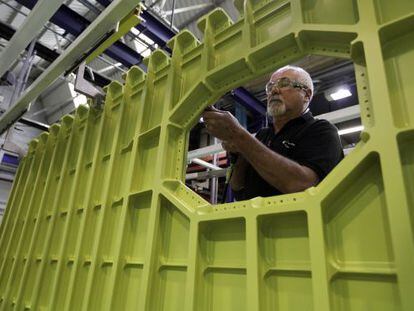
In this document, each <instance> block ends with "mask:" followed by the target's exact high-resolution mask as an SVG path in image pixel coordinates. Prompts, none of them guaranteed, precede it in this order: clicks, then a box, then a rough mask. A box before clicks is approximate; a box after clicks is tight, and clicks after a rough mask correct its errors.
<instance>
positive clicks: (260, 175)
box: [203, 66, 343, 200]
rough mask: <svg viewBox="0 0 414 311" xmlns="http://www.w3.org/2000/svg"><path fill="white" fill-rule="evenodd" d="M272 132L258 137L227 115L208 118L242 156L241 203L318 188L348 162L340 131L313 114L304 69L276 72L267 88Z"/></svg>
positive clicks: (238, 171) (237, 175)
mask: <svg viewBox="0 0 414 311" xmlns="http://www.w3.org/2000/svg"><path fill="white" fill-rule="evenodd" d="M266 94H267V112H268V114H269V115H270V117H271V118H272V119H273V125H272V126H271V127H270V128H263V129H261V130H260V131H259V132H258V133H257V134H256V137H254V136H252V135H251V134H250V133H249V132H248V131H247V130H245V129H244V128H243V127H242V126H241V125H240V124H239V122H238V121H237V119H236V118H235V117H234V116H233V115H232V114H231V113H229V112H227V111H221V110H217V109H215V108H212V109H211V110H208V111H207V110H206V111H205V112H204V113H203V118H204V122H205V125H206V128H207V130H208V132H209V133H210V134H211V135H213V136H216V137H217V138H219V139H221V140H222V144H223V148H224V149H225V150H226V151H227V152H231V153H234V154H236V155H237V161H236V163H235V165H234V168H233V173H232V177H231V180H230V186H231V188H232V189H233V191H234V192H235V197H236V199H237V200H244V199H250V198H253V197H256V196H263V197H265V196H272V195H277V194H282V193H293V192H298V191H303V190H305V189H307V188H309V187H312V186H315V185H317V184H318V183H319V182H320V181H321V180H322V179H323V178H324V177H325V176H326V175H327V174H328V173H329V172H330V171H331V170H332V169H333V168H334V167H335V166H336V165H337V164H338V163H339V161H341V159H342V158H343V151H342V146H341V142H340V140H339V136H338V131H337V129H336V127H335V126H333V125H332V124H330V123H329V122H328V121H326V120H317V119H314V118H313V116H312V114H311V112H310V111H309V109H308V107H309V103H310V101H311V99H312V96H313V83H312V79H311V77H310V76H309V74H308V73H307V72H306V71H305V70H303V69H302V68H300V67H295V66H286V67H283V68H281V69H279V70H277V71H276V72H274V73H273V74H272V76H271V78H270V81H269V82H268V84H267V85H266Z"/></svg>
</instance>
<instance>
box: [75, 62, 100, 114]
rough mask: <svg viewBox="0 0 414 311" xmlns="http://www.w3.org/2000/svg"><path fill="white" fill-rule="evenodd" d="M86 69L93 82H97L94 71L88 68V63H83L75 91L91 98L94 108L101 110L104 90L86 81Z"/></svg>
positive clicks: (80, 66) (79, 70) (78, 72)
mask: <svg viewBox="0 0 414 311" xmlns="http://www.w3.org/2000/svg"><path fill="white" fill-rule="evenodd" d="M85 68H86V69H87V70H88V72H89V74H90V75H91V77H92V80H95V78H94V76H93V72H92V70H91V69H90V68H89V67H86V62H83V63H81V64H80V65H79V68H78V71H77V73H76V79H75V91H76V92H79V93H81V94H83V95H85V96H86V97H88V98H91V99H92V106H93V107H95V108H101V106H102V105H103V103H104V99H105V93H104V91H103V90H102V89H100V88H99V87H96V86H94V85H93V84H92V83H90V82H89V81H87V80H86V79H85Z"/></svg>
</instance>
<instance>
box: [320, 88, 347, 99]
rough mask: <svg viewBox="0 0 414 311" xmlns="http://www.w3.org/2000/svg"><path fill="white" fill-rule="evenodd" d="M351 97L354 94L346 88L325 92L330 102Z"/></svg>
mask: <svg viewBox="0 0 414 311" xmlns="http://www.w3.org/2000/svg"><path fill="white" fill-rule="evenodd" d="M349 96H352V93H351V91H350V90H349V89H348V88H346V87H341V88H336V89H331V90H328V91H326V92H325V97H326V99H327V100H329V101H333V100H339V99H342V98H346V97H349Z"/></svg>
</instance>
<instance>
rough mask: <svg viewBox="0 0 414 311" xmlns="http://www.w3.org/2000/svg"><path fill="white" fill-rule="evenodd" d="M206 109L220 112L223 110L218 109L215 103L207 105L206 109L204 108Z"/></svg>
mask: <svg viewBox="0 0 414 311" xmlns="http://www.w3.org/2000/svg"><path fill="white" fill-rule="evenodd" d="M204 111H215V112H219V111H222V110H219V109H217V108H216V107H214V106H213V105H210V106H207V107H206V109H204Z"/></svg>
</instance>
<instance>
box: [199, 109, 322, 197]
mask: <svg viewBox="0 0 414 311" xmlns="http://www.w3.org/2000/svg"><path fill="white" fill-rule="evenodd" d="M203 117H204V120H205V122H206V127H207V130H208V131H209V132H210V133H211V134H212V135H214V136H216V137H217V138H219V139H221V140H223V141H224V142H225V144H226V146H227V148H228V151H233V152H238V153H240V154H241V155H242V156H243V157H244V158H245V159H246V160H247V161H248V162H249V163H250V164H251V165H252V166H253V167H254V168H255V170H256V171H257V173H258V174H259V175H260V176H262V178H263V179H264V180H266V181H267V182H268V183H269V184H271V185H272V186H273V187H275V188H277V189H279V190H280V191H281V192H283V193H292V192H298V191H302V190H305V189H307V188H309V187H311V186H314V185H316V184H317V183H318V176H317V174H316V173H315V172H314V171H313V170H312V169H310V168H308V167H306V166H302V165H300V164H298V163H296V162H294V161H292V160H290V159H288V158H286V157H284V156H282V155H280V154H278V153H276V152H274V151H272V150H270V149H269V148H267V147H266V146H265V145H264V144H262V143H261V142H260V141H259V140H257V139H256V138H255V137H253V136H252V135H250V133H249V132H248V131H246V130H245V129H244V128H243V127H242V126H241V125H240V124H239V123H238V121H237V119H236V118H235V117H234V116H232V115H231V114H230V113H229V112H225V111H218V110H217V111H208V112H205V113H204V114H203ZM241 173H242V172H240V174H241ZM243 173H244V172H243ZM236 174H237V173H236ZM237 181H238V180H237ZM232 188H233V186H232ZM233 189H234V188H233ZM234 190H236V189H234Z"/></svg>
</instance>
